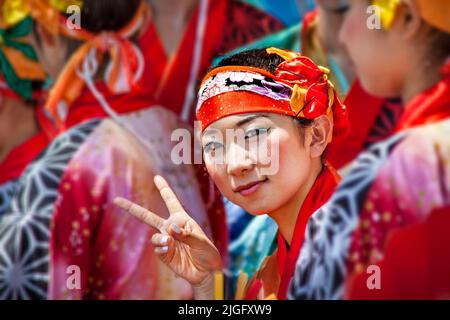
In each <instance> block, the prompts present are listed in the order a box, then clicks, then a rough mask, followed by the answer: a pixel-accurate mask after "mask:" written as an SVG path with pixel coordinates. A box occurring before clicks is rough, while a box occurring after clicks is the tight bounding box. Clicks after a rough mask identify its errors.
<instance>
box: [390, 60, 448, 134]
mask: <svg viewBox="0 0 450 320" xmlns="http://www.w3.org/2000/svg"><path fill="white" fill-rule="evenodd" d="M442 73H443V79H442V80H441V81H439V83H438V84H437V85H435V86H433V87H432V88H430V89H428V90H426V91H424V92H422V93H421V94H419V95H418V96H416V97H415V98H414V99H413V100H412V101H411V102H410V103H409V104H408V105H407V106H406V107H405V112H404V114H403V116H402V118H400V121H399V123H398V124H397V128H396V131H397V132H399V131H402V130H405V129H408V128H412V127H416V126H421V125H425V124H428V123H434V122H438V121H440V120H443V119H446V118H450V108H449V107H448V106H449V105H450V95H449V94H448V92H449V91H450V62H448V63H447V64H446V65H445V66H444V67H443V68H442Z"/></svg>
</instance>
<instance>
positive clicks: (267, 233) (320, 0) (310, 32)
mask: <svg viewBox="0 0 450 320" xmlns="http://www.w3.org/2000/svg"><path fill="white" fill-rule="evenodd" d="M315 2H316V5H317V7H316V9H315V10H313V11H310V12H308V13H306V15H305V16H304V18H303V21H302V22H301V23H300V24H297V25H294V26H292V27H290V28H288V29H285V30H283V31H281V32H278V33H276V34H273V35H269V36H267V37H265V38H263V39H261V40H258V41H255V42H253V43H252V44H250V45H247V46H244V47H243V48H239V49H238V50H235V51H233V52H232V53H235V52H239V51H240V50H245V49H251V48H261V47H266V46H278V47H281V48H287V49H291V50H298V51H300V52H302V54H304V55H305V56H308V57H310V58H312V59H313V60H314V61H317V63H318V64H320V65H323V66H325V67H327V68H329V69H330V70H331V71H332V72H331V73H330V79H331V81H332V82H333V84H334V85H335V88H336V91H337V92H338V94H339V97H340V98H341V99H342V100H343V101H344V104H345V105H346V107H347V111H348V116H349V122H350V130H349V134H348V135H347V136H346V137H345V138H344V139H340V140H339V141H337V142H336V143H334V144H333V145H331V146H330V148H329V150H328V151H327V152H328V159H329V161H330V163H331V164H332V165H333V166H334V167H335V168H337V169H340V173H341V174H342V175H345V173H346V171H347V170H348V167H349V165H350V164H351V162H352V161H353V160H354V159H355V158H356V157H357V155H358V154H359V153H360V152H361V151H363V150H365V149H367V148H369V147H370V146H371V145H372V144H374V143H375V142H377V141H380V140H383V139H385V138H386V137H388V136H390V135H391V134H392V133H393V130H394V127H395V124H396V122H397V121H398V119H399V118H400V116H401V113H402V112H403V109H402V105H401V102H400V101H399V99H398V98H389V99H384V98H378V97H375V96H373V95H370V94H368V93H367V92H366V90H364V89H363V88H362V87H361V85H360V83H359V81H358V80H357V79H355V74H354V70H353V63H352V61H351V59H350V57H349V55H348V52H347V48H346V47H345V45H344V43H342V42H341V41H340V40H339V31H340V30H341V28H342V24H343V21H344V18H345V15H346V13H347V11H348V9H349V2H348V1H347V0H316V1H315ZM217 62H219V60H217V61H216V63H217ZM227 210H228V216H229V218H228V220H231V219H233V221H234V225H235V226H236V227H234V230H235V232H236V233H237V234H235V235H232V236H233V237H232V242H231V243H230V250H229V251H230V258H231V260H230V264H231V267H230V268H231V269H232V270H233V271H238V270H240V269H244V270H246V271H247V272H249V273H252V272H253V271H254V270H256V268H257V266H258V265H259V264H260V263H261V261H262V259H264V257H265V256H266V255H268V254H270V252H271V251H272V250H273V248H274V245H273V243H274V239H275V234H276V228H275V223H274V221H272V220H271V219H270V218H269V217H267V216H261V217H255V218H253V217H252V216H250V215H249V214H246V213H245V212H244V211H243V210H242V209H241V208H238V207H236V206H235V205H233V204H232V203H229V202H228V203H227ZM251 257H252V258H251ZM244 263H245V264H244Z"/></svg>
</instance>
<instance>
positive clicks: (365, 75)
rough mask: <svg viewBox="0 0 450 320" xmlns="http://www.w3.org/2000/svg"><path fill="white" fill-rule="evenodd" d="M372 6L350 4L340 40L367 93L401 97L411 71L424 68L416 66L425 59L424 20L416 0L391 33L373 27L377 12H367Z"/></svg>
mask: <svg viewBox="0 0 450 320" xmlns="http://www.w3.org/2000/svg"><path fill="white" fill-rule="evenodd" d="M370 5H371V1H367V0H351V1H350V9H349V10H348V12H347V14H346V15H345V18H344V23H343V26H342V29H341V32H340V40H341V41H342V42H343V44H344V45H345V46H346V47H347V50H348V52H349V54H350V57H351V59H352V63H353V64H354V69H355V72H356V74H357V76H358V77H359V78H360V80H361V83H362V85H363V86H364V87H365V89H366V90H367V91H369V92H370V93H372V94H374V95H377V96H383V97H398V96H399V95H400V93H401V91H402V87H403V85H404V81H405V78H406V77H407V74H408V72H409V71H410V69H411V68H412V67H413V66H414V65H423V63H417V62H418V61H421V60H423V57H424V56H425V54H424V52H423V50H422V46H421V44H422V43H423V39H422V37H424V33H423V32H422V31H423V30H420V29H421V28H420V27H421V18H420V15H419V14H418V12H417V8H416V7H415V6H414V3H413V1H404V2H402V4H401V5H400V6H399V8H398V10H397V14H396V18H395V21H394V23H393V25H392V27H391V29H390V30H389V31H387V30H384V29H383V28H382V25H380V27H379V28H373V25H371V23H372V22H373V21H375V20H374V17H376V16H374V11H370V10H369V11H368V8H369V6H370ZM369 9H370V8H369Z"/></svg>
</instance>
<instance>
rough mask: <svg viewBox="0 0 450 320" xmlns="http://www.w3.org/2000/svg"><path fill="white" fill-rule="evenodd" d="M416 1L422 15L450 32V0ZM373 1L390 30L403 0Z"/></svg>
mask: <svg viewBox="0 0 450 320" xmlns="http://www.w3.org/2000/svg"><path fill="white" fill-rule="evenodd" d="M415 2H416V4H417V6H418V8H419V11H420V15H421V16H422V18H423V19H424V20H425V21H426V22H427V23H428V24H430V25H431V26H433V27H435V28H437V29H440V30H442V31H445V32H447V33H450V18H449V12H450V1H449V0H415ZM372 3H373V4H374V5H375V6H377V7H378V8H379V9H380V18H381V23H382V24H383V27H384V28H385V29H386V30H389V29H390V28H391V26H392V23H393V22H394V19H395V14H396V10H397V8H398V6H399V4H400V3H401V0H373V2H372Z"/></svg>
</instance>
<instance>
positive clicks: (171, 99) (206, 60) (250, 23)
mask: <svg viewBox="0 0 450 320" xmlns="http://www.w3.org/2000/svg"><path fill="white" fill-rule="evenodd" d="M208 9H209V10H208V19H207V23H206V30H205V34H204V42H203V50H202V56H201V63H200V67H199V72H198V77H197V80H199V81H200V80H201V78H202V77H203V75H204V74H205V73H206V70H208V68H209V67H210V64H211V62H212V61H213V59H214V58H215V57H217V56H219V55H223V54H225V53H227V52H228V51H231V50H233V49H236V48H237V47H239V46H242V45H245V44H247V43H250V42H252V41H254V40H256V39H257V38H259V37H262V36H264V35H267V34H269V33H272V32H275V31H278V30H281V28H282V25H281V24H280V23H279V22H278V21H277V20H275V19H274V18H272V17H271V16H269V15H267V14H265V13H263V12H262V11H260V10H258V9H256V8H253V7H251V6H249V5H247V4H244V3H240V2H238V1H234V0H231V1H229V0H213V1H209V6H208ZM197 17H198V9H197V10H196V11H195V12H194V13H193V15H192V17H191V18H190V21H189V22H188V24H187V27H186V30H185V32H184V35H183V38H182V40H181V43H180V45H179V47H178V49H177V50H176V52H175V53H174V54H173V55H172V56H170V57H168V56H167V55H166V52H165V50H164V47H163V45H162V43H161V41H160V39H159V37H158V34H157V31H156V29H155V26H154V25H153V24H152V23H149V25H148V27H147V29H146V31H145V32H144V33H143V34H142V35H141V37H140V38H139V45H140V47H141V49H142V51H143V53H144V56H145V57H146V59H147V60H148V61H147V67H146V68H145V71H144V76H143V85H144V87H145V88H146V90H147V91H148V93H149V94H150V95H151V96H152V98H153V99H152V100H153V102H154V103H155V104H159V105H161V106H163V107H166V108H168V109H170V110H172V111H174V112H175V113H177V114H179V113H180V112H181V109H182V106H183V103H184V99H185V93H186V86H187V84H188V81H189V76H190V74H189V73H190V71H191V66H192V61H193V51H194V45H195V43H194V40H195V33H196V29H197ZM199 81H198V82H197V83H196V85H198V84H199ZM195 89H197V88H195ZM174 93H176V94H174ZM194 116H195V110H194V108H193V107H192V116H191V119H190V121H189V122H192V121H193V120H194Z"/></svg>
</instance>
